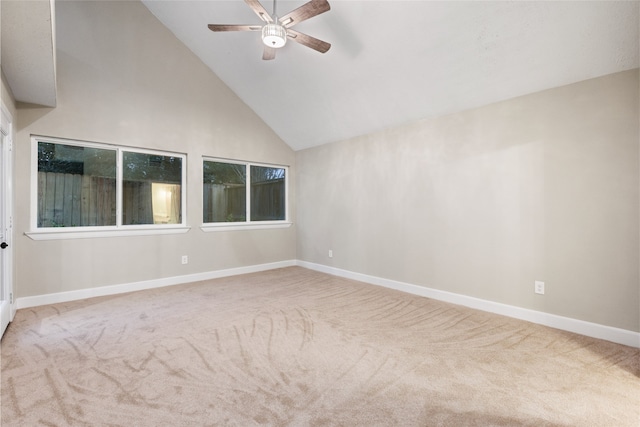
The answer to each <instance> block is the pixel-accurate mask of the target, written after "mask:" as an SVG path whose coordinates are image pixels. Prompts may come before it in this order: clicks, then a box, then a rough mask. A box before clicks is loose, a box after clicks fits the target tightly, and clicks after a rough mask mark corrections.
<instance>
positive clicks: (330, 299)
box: [0, 267, 640, 427]
mask: <svg viewBox="0 0 640 427" xmlns="http://www.w3.org/2000/svg"><path fill="white" fill-rule="evenodd" d="M1 358H2V360H1V375H2V378H1V387H2V390H1V398H2V401H1V404H0V409H1V411H2V414H1V423H2V426H3V427H8V426H127V427H130V426H171V427H176V426H260V425H268V426H536V427H539V426H607V427H610V426H620V427H623V426H633V427H637V426H638V425H640V350H638V349H634V348H631V347H626V346H623V345H618V344H614V343H610V342H607V341H602V340H597V339H592V338H588V337H584V336H580V335H576V334H571V333H568V332H563V331H559V330H555V329H551V328H547V327H544V326H540V325H535V324H531V323H528V322H524V321H519V320H515V319H511V318H507V317H502V316H498V315H494V314H490V313H485V312H481V311H477V310H472V309H468V308H465V307H461V306H456V305H452V304H447V303H444V302H440V301H435V300H432V299H428V298H422V297H418V296H414V295H409V294H405V293H402V292H398V291H394V290H390V289H386V288H382V287H377V286H373V285H368V284H363V283H359V282H356V281H351V280H347V279H343V278H338V277H334V276H330V275H326V274H322V273H318V272H315V271H311V270H307V269H304V268H300V267H291V268H284V269H278V270H272V271H267V272H262V273H255V274H248V275H242V276H235V277H229V278H222V279H216V280H209V281H204V282H198V283H191V284H184V285H178V286H171V287H165V288H160V289H153V290H148V291H141V292H133V293H129V294H121V295H114V296H108V297H99V298H92V299H87V300H81V301H73V302H68V303H60V304H54V305H48V306H41V307H35V308H27V309H22V310H19V311H18V312H17V314H16V317H15V319H14V321H13V322H12V323H11V325H10V326H9V328H8V329H7V332H6V333H5V336H4V338H3V339H2V346H1Z"/></svg>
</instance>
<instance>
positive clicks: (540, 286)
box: [533, 280, 544, 295]
mask: <svg viewBox="0 0 640 427" xmlns="http://www.w3.org/2000/svg"><path fill="white" fill-rule="evenodd" d="M533 291H534V292H535V293H536V294H540V295H544V282H539V281H537V280H536V281H535V283H534V289H533Z"/></svg>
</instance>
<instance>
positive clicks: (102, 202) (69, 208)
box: [37, 142, 116, 227]
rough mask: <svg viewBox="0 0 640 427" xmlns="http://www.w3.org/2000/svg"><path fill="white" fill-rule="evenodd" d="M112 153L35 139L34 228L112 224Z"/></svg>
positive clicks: (114, 164)
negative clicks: (35, 224)
mask: <svg viewBox="0 0 640 427" xmlns="http://www.w3.org/2000/svg"><path fill="white" fill-rule="evenodd" d="M115 177H116V152H115V150H106V149H101V148H91V147H80V146H75V145H63V144H55V143H50V142H38V196H37V197H38V227H81V226H105V225H115V224H116V180H115Z"/></svg>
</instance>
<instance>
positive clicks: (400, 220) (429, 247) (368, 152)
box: [296, 69, 640, 331]
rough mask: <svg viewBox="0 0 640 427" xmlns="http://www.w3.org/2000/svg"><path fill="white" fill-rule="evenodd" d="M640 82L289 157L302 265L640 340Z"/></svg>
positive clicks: (620, 79)
mask: <svg viewBox="0 0 640 427" xmlns="http://www.w3.org/2000/svg"><path fill="white" fill-rule="evenodd" d="M638 77H639V72H638V70H637V69H635V70H631V71H626V72H622V73H617V74H612V75H608V76H604V77H601V78H597V79H593V80H588V81H584V82H580V83H576V84H572V85H568V86H563V87H559V88H555V89H551V90H547V91H544V92H539V93H535V94H532V95H528V96H523V97H520V98H516V99H512V100H508V101H505V102H500V103H496V104H491V105H488V106H485V107H482V108H478V109H474V110H469V111H465V112H461V113H459V114H453V115H449V116H445V117H440V118H435V119H429V120H423V121H420V122H417V123H412V124H409V125H406V126H402V127H398V128H394V129H390V130H387V131H384V132H379V133H374V134H370V135H366V136H362V137H358V138H354V139H351V140H347V141H342V142H339V143H335V144H330V145H325V146H320V147H316V148H311V149H308V150H303V151H299V152H297V153H296V166H297V171H298V180H297V199H296V201H297V205H298V216H297V218H298V236H297V248H298V249H297V256H298V259H299V260H303V261H309V262H314V263H318V264H324V265H329V266H333V267H336V268H341V269H345V270H349V271H353V272H358V273H363V274H368V275H372V276H377V277H382V278H387V279H393V280H398V281H402V282H407V283H413V284H417V285H422V286H426V287H430V288H434V289H440V290H445V291H450V292H454V293H459V294H463V295H468V296H473V297H477V298H482V299H486V300H490V301H495V302H499V303H505V304H509V305H514V306H518V307H523V308H528V309H532V310H537V311H542V312H548V313H552V314H556V315H560V316H567V317H571V318H575V319H580V320H585V321H589V322H594V323H598V324H602V325H607V326H612V327H617V328H622V329H626V330H631V331H640V324H639V323H640V313H639V308H640V301H639V291H640V285H639V268H638V264H639V259H640V253H639V216H640V213H639V186H640V184H639V179H638V177H639V167H638V163H639V162H638V160H639V108H638V98H639V97H638V93H639V92H638ZM329 250H332V255H333V257H331V258H330V257H329V256H328V251H329ZM534 281H543V282H545V285H546V286H545V294H544V295H538V294H535V293H534Z"/></svg>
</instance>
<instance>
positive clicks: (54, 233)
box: [24, 135, 191, 240]
mask: <svg viewBox="0 0 640 427" xmlns="http://www.w3.org/2000/svg"><path fill="white" fill-rule="evenodd" d="M38 142H49V143H53V144H63V145H75V146H79V147H91V148H100V149H103V150H113V151H115V152H116V225H105V226H87V227H38ZM124 151H127V152H130V153H143V154H153V155H159V156H173V157H180V158H181V159H182V177H181V179H182V184H181V188H180V193H181V194H180V197H181V200H180V205H181V206H180V209H181V212H182V222H181V223H180V224H135V225H123V224H122V176H123V167H122V158H123V152H124ZM186 169H187V155H186V154H185V153H177V152H169V151H160V150H150V149H145V148H136V147H129V146H122V145H113V144H103V143H95V142H89V141H82V140H73V139H64V138H52V137H47V136H40V135H31V206H30V208H31V221H30V231H29V232H25V233H24V234H25V235H26V236H28V237H30V238H31V239H33V240H57V239H81V238H94V237H116V236H137V235H154V234H177V233H186V232H188V231H189V230H190V229H191V227H188V226H187V224H186V221H187V212H186V209H187V171H186Z"/></svg>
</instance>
